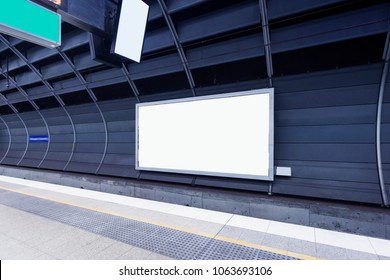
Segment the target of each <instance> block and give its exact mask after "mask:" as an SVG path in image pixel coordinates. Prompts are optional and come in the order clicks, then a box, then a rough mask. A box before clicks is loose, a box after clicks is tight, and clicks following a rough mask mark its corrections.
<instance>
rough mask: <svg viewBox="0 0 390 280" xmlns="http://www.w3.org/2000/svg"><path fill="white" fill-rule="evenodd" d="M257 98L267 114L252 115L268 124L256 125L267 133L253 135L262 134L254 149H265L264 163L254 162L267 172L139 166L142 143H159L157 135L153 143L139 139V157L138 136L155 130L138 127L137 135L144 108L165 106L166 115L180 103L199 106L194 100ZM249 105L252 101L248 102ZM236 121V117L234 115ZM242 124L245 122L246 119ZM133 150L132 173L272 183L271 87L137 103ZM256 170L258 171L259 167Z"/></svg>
mask: <svg viewBox="0 0 390 280" xmlns="http://www.w3.org/2000/svg"><path fill="white" fill-rule="evenodd" d="M257 96H259V101H260V96H262V97H261V99H267V100H268V104H265V105H264V104H263V105H262V107H263V108H266V109H267V110H268V111H267V112H259V111H260V110H257V112H254V113H255V115H257V116H258V115H259V114H263V115H262V116H263V117H264V118H263V119H264V120H263V122H266V120H268V125H265V126H266V128H263V127H260V125H259V130H260V129H266V130H268V131H260V132H259V131H257V133H262V134H261V135H263V137H262V139H260V140H261V143H262V144H261V145H260V143H259V145H258V146H262V148H263V150H265V149H266V151H263V152H264V153H267V156H264V157H263V158H264V162H261V163H260V162H257V163H256V164H257V165H259V164H263V165H264V164H267V166H266V169H267V171H265V167H264V166H262V167H261V169H262V170H263V172H260V171H257V170H256V171H255V172H246V171H245V172H220V171H215V170H214V171H213V170H210V169H208V170H200V169H196V168H181V167H175V168H172V167H162V166H161V165H160V166H159V165H158V164H148V165H146V164H143V163H142V162H143V160H142V158H145V156H143V154H142V153H145V152H144V151H143V150H142V149H143V148H142V147H143V146H144V145H143V143H145V142H147V143H149V144H150V143H152V145H153V143H160V142H159V141H161V135H154V136H153V139H155V140H152V141H146V140H142V139H141V141H144V142H143V143H141V155H140V134H141V138H144V136H143V133H147V132H144V131H149V132H150V131H151V133H154V130H158V129H151V130H150V129H149V130H148V129H145V128H144V127H142V128H141V129H142V131H141V133H140V120H141V123H143V124H142V125H143V126H144V125H145V124H144V123H145V121H144V120H143V119H141V118H144V119H145V118H146V119H147V117H145V116H147V115H148V113H147V108H149V111H150V110H151V109H150V108H153V107H154V108H158V109H159V110H161V109H163V110H164V106H165V105H167V106H165V107H167V108H170V110H169V112H171V111H174V110H172V109H173V108H175V107H176V108H180V106H183V104H184V106H187V107H188V106H192V107H194V106H195V107H196V106H198V107H199V106H202V105H201V104H200V103H198V104H195V103H196V102H198V101H208V100H210V101H211V100H214V103H216V102H219V101H218V100H223V99H225V101H224V102H225V103H226V102H230V103H231V102H233V101H236V102H237V101H239V99H244V101H245V97H249V98H251V99H248V98H247V101H246V102H248V101H249V100H252V99H253V100H254V98H257ZM265 96H268V98H264V97H265ZM231 98H236V99H234V100H233V99H231ZM194 102H195V103H194ZM190 103H192V104H191V105H189V104H190ZM206 103H210V102H203V104H206ZM174 104H178V105H174ZM251 104H253V102H251ZM171 105H174V106H175V107H172V106H171ZM259 105H260V104H259ZM156 106H160V107H156ZM259 107H260V106H259ZM145 108H146V111H145ZM188 108H191V107H188ZM188 108H187V109H188ZM252 108H253V105H252ZM140 111H141V112H140ZM157 111H158V110H157ZM179 111H180V110H179ZM185 111H191V110H185ZM185 111H184V112H183V110H181V111H180V112H181V113H183V114H186V112H185ZM145 112H146V113H145ZM166 112H168V111H166ZM241 112H242V111H241ZM149 115H150V113H149ZM240 115H241V114H240ZM242 115H247V114H242ZM178 117H179V118H183V115H180V116H178ZM237 118H239V116H237ZM160 119H163V117H162V115H160V116H159V117H157V118H154V119H153V120H160ZM252 119H255V120H258V119H260V118H250V119H249V121H252ZM171 120H172V118H171ZM244 121H248V117H247V119H246V120H244ZM146 123H148V122H146ZM149 123H151V122H150V121H149ZM153 123H154V121H153ZM204 124H205V123H203V125H204ZM146 125H147V124H146ZM263 126H264V125H263ZM196 127H201V126H196V125H195V126H194V127H191V128H193V129H196ZM166 131H172V130H169V129H167V130H166ZM160 132H161V131H160ZM208 132H210V131H209V130H208ZM195 133H196V132H195ZM264 134H265V135H264ZM164 135H166V134H164ZM256 135H257V136H256V137H259V136H258V135H259V134H256ZM158 136H160V137H158ZM264 136H265V137H264ZM148 137H149V136H148ZM208 137H209V136H208ZM172 139H173V138H172ZM172 139H171V140H172ZM187 139H188V138H187ZM209 139H210V138H209ZM225 139H226V138H225ZM255 140H256V139H255ZM258 140H259V139H258ZM264 141H266V143H264ZM172 142H173V143H174V141H172ZM256 143H257V142H256ZM187 144H188V147H189V148H191V145H192V143H187ZM258 146H256V147H255V150H256V149H259V147H258ZM265 146H266V147H265ZM241 147H242V146H241ZM173 149H175V146H174V147H173ZM152 150H153V149H152ZM135 151H136V157H135V168H136V170H140V171H142V170H144V171H156V172H169V173H182V174H192V175H206V176H217V177H230V178H243V179H254V180H267V181H273V180H274V89H273V88H265V89H257V90H250V91H241V92H232V93H224V94H216V95H207V96H199V97H191V98H181V99H173V100H164V101H157V102H146V103H138V104H136V139H135ZM197 151H199V152H200V153H201V152H202V151H203V148H202V149H198V150H197ZM140 158H141V164H140ZM189 160H191V159H189ZM204 160H205V162H206V161H207V159H204ZM252 160H259V161H260V158H259V159H257V158H256V157H255V158H254V159H252ZM153 165H154V166H153ZM163 165H164V164H163ZM184 165H185V164H184ZM258 170H260V168H259V169H258Z"/></svg>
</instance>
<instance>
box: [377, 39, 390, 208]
mask: <svg viewBox="0 0 390 280" xmlns="http://www.w3.org/2000/svg"><path fill="white" fill-rule="evenodd" d="M383 59H384V63H383V70H382V78H381V83H380V87H379V94H378V104H377V114H376V139H375V144H376V145H375V146H376V158H377V168H378V178H379V186H380V191H381V196H382V205H383V206H385V207H389V201H388V198H387V192H386V184H385V179H384V176H383V169H382V153H381V124H382V107H383V96H384V93H385V86H386V79H387V74H388V72H389V60H390V32H388V33H387V40H386V45H385V50H384V53H383Z"/></svg>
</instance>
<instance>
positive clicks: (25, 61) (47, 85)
mask: <svg viewBox="0 0 390 280" xmlns="http://www.w3.org/2000/svg"><path fill="white" fill-rule="evenodd" d="M0 40H1V41H2V42H3V43H4V44H5V45H6V46H7V47H8V48H9V49H11V50H12V52H13V53H15V55H16V56H17V57H19V59H21V60H22V61H23V62H24V63H26V65H27V66H28V67H29V68H30V70H31V71H33V72H34V73H35V74H36V75H37V76H38V78H39V79H40V80H41V81H42V83H43V84H44V85H45V86H46V87H47V88H48V89H49V91H50V92H51V94H52V95H53V96H54V98H55V99H56V100H57V102H58V103H59V104H60V105H61V107H62V109H63V110H64V112H65V114H66V115H67V116H68V118H69V121H70V123H71V127H72V131H73V143H72V151H71V154H70V156H69V159H68V161H67V163H66V164H65V166H64V168H63V171H66V168H67V167H68V165H69V163H70V162H71V161H72V158H73V155H74V147H75V145H76V142H77V135H76V128H75V125H74V122H73V119H72V117H71V115H70V114H69V112H68V110H67V109H66V108H65V103H64V102H63V101H62V99H61V98H60V97H59V96H58V95H57V94H56V92H55V90H54V88H53V87H52V86H51V84H50V83H49V82H48V81H47V80H46V79H44V78H43V75H42V74H41V73H40V72H39V70H38V69H37V68H36V67H35V66H34V65H32V64H31V63H30V62H29V61H28V59H27V58H26V57H25V56H24V55H23V54H22V53H21V52H20V51H19V50H18V49H17V48H16V47H15V46H13V45H12V44H11V43H10V42H9V41H8V40H7V39H5V38H4V37H3V36H1V35H0ZM38 109H39V108H38ZM38 112H39V111H38ZM39 113H40V112H39ZM40 115H41V116H42V118H43V119H44V117H43V115H42V114H41V113H40ZM44 122H45V124H46V126H47V129H48V135H50V130H49V128H48V125H47V122H46V121H45V119H44ZM49 144H50V137H49ZM48 152H49V145H48V147H47V150H46V154H45V156H44V158H43V159H42V161H41V162H40V164H39V165H38V167H40V166H41V165H42V163H43V162H44V160H45V159H46V157H47V154H48Z"/></svg>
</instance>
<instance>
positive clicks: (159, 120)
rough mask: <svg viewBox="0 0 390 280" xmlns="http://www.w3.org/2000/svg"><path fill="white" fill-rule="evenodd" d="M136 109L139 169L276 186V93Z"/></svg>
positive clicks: (215, 97) (266, 91)
mask: <svg viewBox="0 0 390 280" xmlns="http://www.w3.org/2000/svg"><path fill="white" fill-rule="evenodd" d="M136 109H137V127H138V131H137V134H138V135H137V140H138V142H137V147H138V149H136V150H137V166H136V167H137V169H140V170H152V171H166V172H178V173H189V174H200V175H213V176H223V177H238V178H251V179H264V180H273V89H264V90H256V91H247V92H237V93H229V94H221V95H213V96H206V97H200V98H186V99H178V100H170V101H163V102H153V103H142V104H137V108H136Z"/></svg>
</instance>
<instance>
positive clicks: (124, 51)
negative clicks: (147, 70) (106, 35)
mask: <svg viewBox="0 0 390 280" xmlns="http://www.w3.org/2000/svg"><path fill="white" fill-rule="evenodd" d="M121 2H122V6H121V7H120V14H119V23H118V29H117V34H116V38H115V41H114V45H113V52H114V53H116V54H119V55H121V56H124V57H127V58H129V59H131V60H134V61H136V62H140V60H141V54H142V46H143V43H144V36H145V29H146V22H147V19H148V12H149V6H148V5H147V4H145V3H144V2H142V1H141V0H122V1H121ZM119 4H120V3H119Z"/></svg>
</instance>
